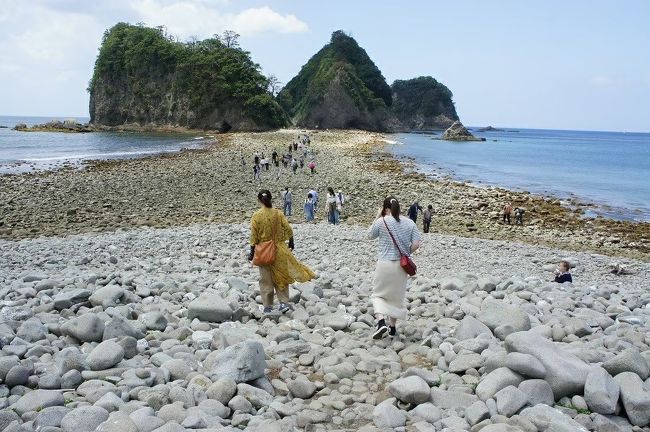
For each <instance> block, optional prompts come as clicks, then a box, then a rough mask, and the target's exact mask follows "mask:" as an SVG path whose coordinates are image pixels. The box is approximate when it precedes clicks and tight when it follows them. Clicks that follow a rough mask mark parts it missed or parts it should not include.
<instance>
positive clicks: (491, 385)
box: [476, 367, 524, 400]
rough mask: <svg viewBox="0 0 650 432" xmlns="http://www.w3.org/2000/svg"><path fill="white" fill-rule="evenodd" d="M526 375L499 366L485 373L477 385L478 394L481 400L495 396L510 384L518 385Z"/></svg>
mask: <svg viewBox="0 0 650 432" xmlns="http://www.w3.org/2000/svg"><path fill="white" fill-rule="evenodd" d="M523 380H524V377H522V376H521V375H519V374H518V373H516V372H513V371H511V370H510V369H508V368H506V367H502V368H498V369H495V370H493V371H492V372H490V373H489V374H487V375H485V376H484V377H483V378H482V379H481V382H479V383H478V386H476V395H477V396H478V397H479V398H481V400H487V399H490V398H491V397H494V395H495V394H497V392H498V391H499V390H502V389H504V388H506V387H509V386H518V385H519V383H520V382H522V381H523Z"/></svg>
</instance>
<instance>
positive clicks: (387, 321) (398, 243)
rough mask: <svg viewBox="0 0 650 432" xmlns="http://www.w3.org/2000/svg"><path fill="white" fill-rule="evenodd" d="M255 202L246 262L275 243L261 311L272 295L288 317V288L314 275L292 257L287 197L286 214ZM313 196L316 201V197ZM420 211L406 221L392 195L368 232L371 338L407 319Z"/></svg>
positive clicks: (264, 199) (390, 332)
mask: <svg viewBox="0 0 650 432" xmlns="http://www.w3.org/2000/svg"><path fill="white" fill-rule="evenodd" d="M313 192H316V191H310V192H309V194H308V199H313V198H314V197H313V194H312V193H313ZM287 193H289V194H290V193H291V192H290V191H289V189H288V188H287V189H285V193H284V196H285V197H286V195H287ZM330 195H332V196H333V197H334V196H335V195H336V194H334V191H333V189H332V188H328V201H330V199H329V196H330ZM257 198H258V201H259V203H260V209H259V210H258V211H257V212H255V214H254V215H253V217H252V219H251V234H250V252H249V255H248V260H249V261H250V262H253V260H254V258H255V253H256V248H258V247H261V245H262V244H263V243H265V242H269V241H271V242H273V243H274V244H275V258H274V260H273V262H271V263H269V264H268V265H261V266H259V272H260V280H259V287H260V293H261V297H262V306H261V309H262V311H263V312H264V313H272V312H273V301H274V295H277V297H278V299H279V302H280V303H279V306H278V309H277V310H278V312H279V313H285V312H287V311H289V310H291V306H290V300H289V294H288V293H289V285H290V284H292V283H294V282H307V281H309V280H311V279H313V278H314V277H315V274H314V272H313V271H311V270H310V269H309V268H308V267H307V266H306V265H305V264H303V263H301V262H300V261H298V260H297V259H296V258H295V257H294V255H293V253H292V251H293V250H294V248H295V241H294V237H293V230H292V228H291V225H290V224H289V222H288V220H287V218H286V216H285V214H286V213H287V206H286V202H287V201H286V199H285V198H283V201H284V214H282V213H280V212H279V211H277V210H275V209H274V208H273V203H272V196H271V192H270V191H268V190H262V191H260V192H259V194H258V196H257ZM315 198H316V201H317V200H318V194H317V193H316V195H315ZM334 199H335V198H334ZM332 202H336V201H332ZM341 202H343V200H341ZM290 209H291V206H289V213H290ZM430 209H431V206H428V208H427V210H430ZM418 211H422V208H421V207H420V206H419V204H418V203H417V201H416V202H415V203H413V204H412V205H411V206H410V207H409V209H408V211H407V214H408V215H409V217H408V218H404V217H402V216H401V207H400V203H399V201H398V199H397V198H396V197H394V196H389V197H387V198H386V199H384V201H383V203H382V205H381V207H380V208H379V211H378V212H377V216H376V219H375V221H374V222H373V223H372V225H371V226H370V229H369V230H368V238H369V239H370V240H373V239H378V242H377V263H376V266H375V272H374V277H373V281H372V287H373V288H372V294H371V295H370V300H371V302H372V306H373V311H374V316H375V320H376V328H375V330H374V332H373V334H372V338H373V339H381V338H384V337H386V336H393V337H394V336H396V335H397V320H398V319H404V318H406V314H407V310H406V307H405V304H404V300H405V298H406V287H407V282H408V277H409V273H407V270H406V268H405V266H404V260H405V257H408V258H409V259H410V256H411V255H412V254H413V253H415V252H416V251H417V250H418V249H419V248H420V246H421V245H422V237H421V234H420V232H419V230H418V228H417V225H416V219H417V212H418ZM411 216H413V217H411ZM570 268H571V265H570V264H569V262H567V261H561V262H560V264H559V266H558V268H557V269H556V271H555V279H554V281H555V282H558V283H565V282H568V283H571V282H572V281H573V280H572V277H571V274H570V273H569V270H570ZM411 274H412V273H411Z"/></svg>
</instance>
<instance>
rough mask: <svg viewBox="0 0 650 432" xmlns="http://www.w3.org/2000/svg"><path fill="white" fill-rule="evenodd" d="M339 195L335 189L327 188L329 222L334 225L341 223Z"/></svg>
mask: <svg viewBox="0 0 650 432" xmlns="http://www.w3.org/2000/svg"><path fill="white" fill-rule="evenodd" d="M338 201H339V199H338V196H337V195H336V194H335V193H334V189H332V188H331V187H328V188H327V222H329V223H331V224H332V225H338V223H339V215H338V213H339V210H338Z"/></svg>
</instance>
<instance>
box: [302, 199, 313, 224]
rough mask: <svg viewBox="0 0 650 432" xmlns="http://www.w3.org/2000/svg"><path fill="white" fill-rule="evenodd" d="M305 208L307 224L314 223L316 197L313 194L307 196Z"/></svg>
mask: <svg viewBox="0 0 650 432" xmlns="http://www.w3.org/2000/svg"><path fill="white" fill-rule="evenodd" d="M303 208H304V210H305V219H307V222H311V221H313V220H314V211H315V206H314V196H313V195H312V194H311V192H310V193H308V194H307V199H306V200H305V205H304V207H303Z"/></svg>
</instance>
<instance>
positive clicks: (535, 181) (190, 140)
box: [0, 116, 650, 222]
mask: <svg viewBox="0 0 650 432" xmlns="http://www.w3.org/2000/svg"><path fill="white" fill-rule="evenodd" d="M68 118H69V117H58V118H57V117H8V116H0V126H5V127H4V128H0V175H3V174H20V173H25V172H34V171H40V170H51V169H57V168H60V167H62V166H73V167H78V168H83V163H84V161H88V160H104V159H127V158H139V157H144V156H149V155H155V154H160V153H170V152H178V151H180V150H182V149H193V148H201V147H203V146H205V145H206V144H208V143H210V142H213V141H214V137H212V136H205V135H200V134H198V133H197V134H196V135H188V134H170V133H158V134H155V133H124V132H120V133H117V132H93V133H51V132H29V133H28V132H17V131H14V130H11V128H13V127H14V126H15V125H16V124H18V123H25V124H27V125H34V124H42V123H46V122H48V121H50V120H53V119H58V120H66V119H68ZM75 119H76V120H77V121H78V122H80V123H85V122H87V121H88V118H84V117H77V118H75ZM470 129H471V130H472V133H474V135H476V136H477V137H483V138H485V141H482V142H450V141H442V140H440V135H441V132H439V131H432V132H425V133H402V134H394V135H390V136H388V140H387V141H389V143H388V144H387V149H388V150H389V151H391V152H392V153H393V154H395V155H396V156H402V157H409V158H412V160H413V161H414V162H415V165H416V168H417V170H419V171H420V172H423V173H425V174H427V175H429V176H431V177H435V178H451V179H453V180H457V181H461V182H467V183H470V184H472V185H474V186H477V187H487V186H497V187H503V188H506V189H511V190H517V191H528V192H531V193H533V194H537V195H542V196H548V197H557V198H560V199H562V200H565V201H566V202H567V205H569V200H570V199H573V200H577V201H580V202H583V203H588V204H593V207H590V208H589V210H588V211H587V212H586V213H585V216H586V217H595V216H603V217H607V218H611V219H617V220H631V221H646V222H648V221H650V133H625V132H592V131H568V130H547V129H510V128H509V129H500V130H498V131H491V132H480V131H478V128H470ZM422 200H423V201H425V198H424V197H423V199H422Z"/></svg>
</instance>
